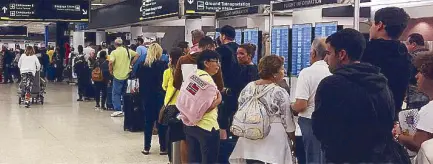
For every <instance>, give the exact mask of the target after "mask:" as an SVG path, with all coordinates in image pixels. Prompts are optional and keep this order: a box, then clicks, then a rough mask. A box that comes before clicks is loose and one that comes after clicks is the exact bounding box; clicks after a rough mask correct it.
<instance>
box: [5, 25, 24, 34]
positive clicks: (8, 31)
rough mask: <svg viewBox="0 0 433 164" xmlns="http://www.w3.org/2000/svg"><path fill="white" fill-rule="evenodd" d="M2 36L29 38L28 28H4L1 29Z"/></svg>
mask: <svg viewBox="0 0 433 164" xmlns="http://www.w3.org/2000/svg"><path fill="white" fill-rule="evenodd" d="M0 36H27V27H25V26H2V27H0Z"/></svg>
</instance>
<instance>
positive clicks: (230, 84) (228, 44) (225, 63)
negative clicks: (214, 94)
mask: <svg viewBox="0 0 433 164" xmlns="http://www.w3.org/2000/svg"><path fill="white" fill-rule="evenodd" d="M217 31H218V32H219V33H220V34H221V35H220V41H221V43H222V45H221V46H219V47H218V48H217V49H216V51H217V52H218V53H219V54H220V56H221V72H222V76H223V80H224V86H225V88H224V90H223V94H222V96H223V102H224V103H223V107H222V109H220V110H219V114H218V122H219V125H220V128H221V132H220V134H221V139H225V138H227V134H226V131H225V130H226V129H228V128H229V126H230V120H231V117H232V115H233V113H234V112H235V111H236V107H237V95H238V93H239V92H240V91H239V90H240V89H239V88H238V81H237V79H238V75H239V64H238V60H237V58H236V52H237V50H238V48H239V45H238V44H237V43H236V42H235V41H234V39H235V37H236V31H235V29H234V28H233V27H232V26H228V25H226V26H224V27H222V28H220V29H217Z"/></svg>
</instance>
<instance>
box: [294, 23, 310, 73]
mask: <svg viewBox="0 0 433 164" xmlns="http://www.w3.org/2000/svg"><path fill="white" fill-rule="evenodd" d="M312 30H313V27H312V24H294V25H293V28H292V71H291V74H292V75H294V76H298V75H299V72H301V70H302V69H304V68H306V67H308V66H310V50H311V40H312Z"/></svg>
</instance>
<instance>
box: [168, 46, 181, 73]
mask: <svg viewBox="0 0 433 164" xmlns="http://www.w3.org/2000/svg"><path fill="white" fill-rule="evenodd" d="M182 55H183V50H182V48H179V47H174V48H172V49H171V50H170V54H169V56H170V58H171V61H170V63H168V67H170V68H171V70H172V73H173V76H174V71H175V70H176V65H177V62H178V61H179V59H180V57H182Z"/></svg>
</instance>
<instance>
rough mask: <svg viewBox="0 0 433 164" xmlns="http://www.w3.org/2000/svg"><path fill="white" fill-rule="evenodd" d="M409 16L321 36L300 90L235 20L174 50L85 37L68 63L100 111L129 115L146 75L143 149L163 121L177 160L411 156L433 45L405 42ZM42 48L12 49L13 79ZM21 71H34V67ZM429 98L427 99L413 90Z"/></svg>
mask: <svg viewBox="0 0 433 164" xmlns="http://www.w3.org/2000/svg"><path fill="white" fill-rule="evenodd" d="M408 21H409V16H408V14H407V13H406V12H405V11H404V10H403V9H401V8H395V7H388V8H383V9H380V10H378V11H377V12H376V14H375V16H374V20H373V21H372V26H371V28H370V35H369V36H370V38H369V41H366V38H365V37H364V35H363V34H361V33H360V32H359V31H357V30H354V29H343V30H340V31H338V32H336V33H334V34H332V35H331V36H329V37H327V38H316V39H315V40H314V41H313V42H312V48H311V52H310V62H311V63H310V64H311V66H309V67H308V68H305V69H303V70H302V71H301V72H300V74H299V76H298V77H297V80H296V87H292V86H290V85H289V83H288V81H287V80H288V79H287V78H285V76H286V70H285V69H284V60H285V59H284V58H282V57H280V56H276V55H268V56H263V57H261V59H260V61H259V63H257V64H255V63H253V60H252V59H253V58H254V57H255V54H256V50H257V49H256V45H254V44H250V43H245V44H242V45H238V44H237V43H236V42H235V41H234V39H235V38H236V32H235V29H234V28H233V27H231V26H229V25H226V26H224V27H222V28H219V29H218V32H219V33H220V37H218V38H216V39H215V40H214V39H212V38H210V37H208V36H206V35H205V33H204V32H203V31H201V30H194V31H192V45H191V48H189V47H190V45H189V43H188V42H180V43H178V44H177V46H176V47H173V48H171V49H170V50H169V51H168V53H167V52H166V51H164V50H163V48H162V47H161V45H160V44H159V43H157V42H144V40H143V39H142V38H138V39H136V41H137V44H136V45H132V46H124V44H123V40H122V39H116V40H115V41H114V48H111V49H110V48H108V47H109V46H107V44H106V43H103V44H102V45H101V47H100V48H98V50H94V49H93V48H91V47H90V46H88V47H86V48H84V47H83V46H81V45H80V46H78V50H77V52H75V51H74V50H72V51H71V53H70V54H71V55H70V56H68V58H69V59H70V60H69V62H66V63H68V64H66V67H67V68H69V69H73V72H74V73H76V75H77V79H78V81H77V85H78V99H77V101H83V100H89V99H90V98H95V101H96V106H95V107H96V108H101V109H104V110H106V109H107V108H108V109H110V108H111V109H112V110H114V112H113V113H112V114H111V116H112V117H121V116H124V111H122V106H124V105H125V104H122V100H123V98H122V97H124V95H125V93H126V92H127V88H130V87H131V86H129V87H128V80H131V79H138V82H139V84H138V85H139V86H138V90H137V91H138V93H139V94H138V95H139V100H140V101H141V104H142V106H141V107H140V108H141V109H142V110H144V115H145V116H144V120H143V124H144V147H143V150H142V153H143V154H144V155H149V154H151V153H152V152H151V140H152V134H153V133H154V127H156V129H157V130H158V133H157V134H158V137H159V146H160V147H159V148H160V155H168V157H169V160H170V161H171V160H172V156H173V150H171V149H172V146H171V145H172V144H173V143H174V142H180V152H179V153H180V158H181V159H180V160H181V163H184V164H186V163H229V162H230V163H247V164H261V163H278V164H289V163H296V162H298V163H411V161H410V156H409V154H408V150H411V151H415V152H418V151H420V149H421V148H422V147H423V143H427V142H428V141H427V140H431V139H432V138H433V122H432V121H431V120H432V119H433V109H432V108H433V106H432V105H433V104H432V103H431V98H432V97H433V52H431V51H430V50H429V49H427V48H426V47H425V42H424V39H423V36H422V35H420V34H416V33H415V34H411V35H410V36H409V37H408V40H407V42H406V43H402V42H400V41H399V39H400V37H401V35H402V33H403V31H404V30H405V29H406V27H407V24H408ZM32 49H33V48H32V47H28V48H27V49H26V51H25V52H22V51H21V52H17V53H14V52H11V51H9V50H7V49H5V48H4V49H3V51H2V55H0V59H1V60H0V61H2V63H1V64H0V66H2V69H3V72H4V77H5V79H4V81H5V82H6V83H8V82H11V80H12V78H11V75H14V76H19V74H20V73H16V72H17V71H18V72H19V70H15V71H11V69H13V67H12V66H11V65H14V63H15V60H14V54H18V55H16V56H18V60H17V65H18V67H19V68H23V67H22V66H20V63H21V59H23V55H26V56H31V54H37V53H40V52H45V51H44V50H36V49H34V50H32ZM32 51H34V52H32ZM19 54H23V55H21V59H19V58H20V57H19ZM55 54H56V51H54V49H52V48H48V51H47V52H46V53H42V55H41V56H42V57H41V58H44V57H43V56H45V55H46V56H47V57H48V60H47V61H45V60H44V59H43V60H42V61H43V62H41V65H42V67H43V68H44V69H46V70H45V71H46V72H50V70H49V69H50V65H56V62H55V59H54V58H55ZM15 58H16V57H15ZM26 58H28V57H26ZM23 60H24V59H23ZM72 62H74V63H73V64H71V63H72ZM61 65H63V64H61ZM54 68H57V67H56V66H54ZM12 72H15V73H12ZM71 72H72V71H71ZM30 73H33V72H32V71H31V72H30ZM21 74H22V78H27V75H28V74H29V71H24V72H23V69H21ZM26 74H27V75H26ZM46 74H47V78H48V79H53V78H52V77H49V76H50V75H49V73H46ZM70 76H72V73H71V74H70ZM55 77H56V76H55ZM194 77H195V79H194ZM70 78H72V77H70ZM57 80H58V81H61V80H62V79H57ZM12 81H13V80H12ZM197 81H198V82H197ZM197 84H200V85H203V86H205V87H203V86H197ZM89 88H90V89H89ZM290 88H292V89H293V88H295V90H294V91H292V93H294V95H290V94H291V89H290ZM128 92H129V91H128ZM420 94H421V95H423V96H424V98H426V100H420V99H419V96H413V95H420ZM109 95H112V96H109ZM292 100H294V101H293V102H292ZM109 104H110V105H109ZM111 104H112V105H111ZM404 104H405V105H406V106H404ZM406 109H418V110H419V114H418V115H419V118H417V120H418V122H417V125H416V132H415V133H413V134H408V133H405V132H404V131H402V130H401V127H400V124H399V122H398V114H399V113H400V112H401V111H402V110H406ZM191 111H192V112H191ZM125 119H126V118H125ZM296 122H297V123H298V124H299V127H300V130H301V133H302V138H301V139H300V140H301V142H300V140H299V138H298V140H297V138H296V136H295V130H296ZM155 125H156V126H155ZM426 141H427V142H426ZM230 144H232V145H230ZM430 144H431V142H430ZM299 147H302V148H303V149H299ZM424 147H426V146H424ZM430 147H431V145H430ZM430 149H431V148H430ZM299 150H300V151H299ZM427 155H428V154H427ZM424 156H426V154H424V155H423V154H422V151H420V154H419V155H418V157H417V158H416V159H413V160H414V161H417V162H418V163H423V161H422V160H423V158H424Z"/></svg>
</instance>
